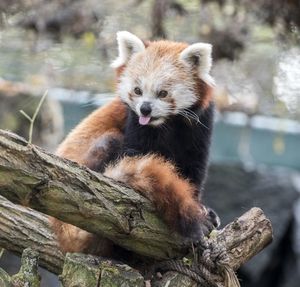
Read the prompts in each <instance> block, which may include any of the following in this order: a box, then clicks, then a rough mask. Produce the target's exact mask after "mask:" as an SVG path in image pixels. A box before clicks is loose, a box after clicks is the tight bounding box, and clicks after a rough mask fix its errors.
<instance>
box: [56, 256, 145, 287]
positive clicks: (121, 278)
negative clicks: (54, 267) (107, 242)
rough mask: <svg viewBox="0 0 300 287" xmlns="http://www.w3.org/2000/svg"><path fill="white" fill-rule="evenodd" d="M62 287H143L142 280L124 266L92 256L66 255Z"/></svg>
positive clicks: (139, 275) (140, 276)
mask: <svg viewBox="0 0 300 287" xmlns="http://www.w3.org/2000/svg"><path fill="white" fill-rule="evenodd" d="M60 280H61V282H62V286H63V287H77V286H80V287H93V286H95V287H96V286H101V287H114V286H116V287H118V286H124V287H127V286H128V287H144V278H143V276H142V275H141V274H140V273H139V272H138V271H137V270H134V269H132V268H131V267H129V266H128V265H126V264H121V263H117V262H113V261H110V260H107V259H103V258H99V257H96V256H93V255H83V254H76V253H68V254H67V256H66V259H65V264H64V268H63V272H62V275H61V276H60Z"/></svg>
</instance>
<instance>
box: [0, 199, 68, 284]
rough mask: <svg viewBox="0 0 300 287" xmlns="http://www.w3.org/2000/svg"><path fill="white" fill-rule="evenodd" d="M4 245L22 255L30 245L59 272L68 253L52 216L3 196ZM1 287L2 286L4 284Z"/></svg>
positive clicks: (0, 226)
mask: <svg viewBox="0 0 300 287" xmlns="http://www.w3.org/2000/svg"><path fill="white" fill-rule="evenodd" d="M0 246H1V247H4V248H5V249H7V250H10V251H13V252H15V253H17V254H19V255H21V254H22V252H23V250H24V249H25V248H27V247H32V248H33V249H34V250H36V251H38V252H39V254H40V264H41V265H42V266H43V267H45V268H46V269H48V270H50V271H52V272H54V273H56V274H59V273H60V272H61V270H62V266H63V262H64V255H63V254H62V252H61V251H60V250H59V248H58V244H57V241H56V239H55V236H54V234H53V232H52V230H51V229H50V228H49V218H48V217H47V216H46V215H44V214H42V213H39V212H37V211H35V210H32V209H30V208H25V207H23V206H19V205H15V204H13V203H11V202H10V201H8V200H7V199H5V198H4V197H2V196H0ZM0 286H1V285H0Z"/></svg>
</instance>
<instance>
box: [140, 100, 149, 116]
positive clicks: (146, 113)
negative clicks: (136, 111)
mask: <svg viewBox="0 0 300 287" xmlns="http://www.w3.org/2000/svg"><path fill="white" fill-rule="evenodd" d="M140 110H141V113H142V115H143V116H149V115H150V114H151V112H152V109H151V105H150V103H149V102H144V103H143V104H142V105H141V108H140Z"/></svg>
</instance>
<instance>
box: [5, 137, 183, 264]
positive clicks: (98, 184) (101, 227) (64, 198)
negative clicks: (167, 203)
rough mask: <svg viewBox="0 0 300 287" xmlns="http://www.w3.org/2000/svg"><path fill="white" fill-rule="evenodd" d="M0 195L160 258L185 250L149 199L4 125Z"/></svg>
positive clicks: (177, 254) (126, 246)
mask: <svg viewBox="0 0 300 287" xmlns="http://www.w3.org/2000/svg"><path fill="white" fill-rule="evenodd" d="M0 195H2V196H4V197H6V198H7V199H9V200H11V201H12V202H14V203H21V204H23V205H26V206H29V207H31V208H33V209H36V210H38V211H41V212H43V213H46V214H48V215H52V216H54V217H56V218H58V219H60V220H62V221H65V222H68V223H71V224H74V225H76V226H79V227H81V228H83V229H85V230H87V231H89V232H92V233H95V234H100V235H102V236H104V237H106V238H109V239H111V240H112V241H114V242H115V243H117V244H118V245H120V246H122V247H125V248H127V249H129V250H132V251H134V252H136V253H139V254H142V255H147V256H150V257H152V258H157V259H165V258H170V257H176V256H180V255H182V254H183V253H184V252H183V247H184V246H183V243H182V242H183V240H182V238H181V237H180V236H179V235H178V234H177V233H175V232H174V233H171V232H170V230H169V229H168V228H167V227H166V225H165V224H164V223H163V221H162V220H161V218H160V217H159V216H158V215H157V213H156V210H155V208H154V207H153V205H152V204H151V202H150V201H149V200H147V199H146V198H144V197H143V196H141V195H140V194H138V193H136V192H134V191H133V190H132V189H130V188H127V187H125V186H121V185H117V184H116V183H115V182H113V181H112V180H110V179H108V178H105V177H104V176H102V175H100V174H98V173H95V172H92V171H90V170H89V169H87V168H85V167H81V166H79V165H78V164H77V163H74V162H71V161H68V160H63V159H61V158H59V157H57V156H54V155H51V154H49V153H46V152H44V151H43V150H41V149H40V148H38V147H36V146H33V145H27V142H26V141H24V140H23V139H22V138H20V137H18V136H16V135H14V134H12V133H9V132H5V131H0Z"/></svg>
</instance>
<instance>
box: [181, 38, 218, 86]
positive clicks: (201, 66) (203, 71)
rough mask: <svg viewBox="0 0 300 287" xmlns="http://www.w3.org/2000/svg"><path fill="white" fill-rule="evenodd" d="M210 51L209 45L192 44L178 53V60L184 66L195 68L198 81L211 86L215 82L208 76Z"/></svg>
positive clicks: (210, 59) (210, 60)
mask: <svg viewBox="0 0 300 287" xmlns="http://www.w3.org/2000/svg"><path fill="white" fill-rule="evenodd" d="M211 51H212V45H211V44H207V43H196V44H192V45H190V46H188V47H187V48H185V49H184V50H183V51H182V52H181V53H180V59H181V60H182V61H184V62H185V64H187V65H189V66H192V67H195V68H197V70H198V74H199V77H200V79H202V80H203V81H204V82H206V83H207V84H208V85H210V86H213V85H214V84H215V81H214V79H213V78H212V76H211V75H210V74H209V72H210V69H211V65H212V57H211Z"/></svg>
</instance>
